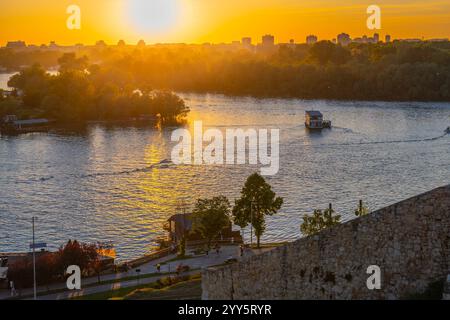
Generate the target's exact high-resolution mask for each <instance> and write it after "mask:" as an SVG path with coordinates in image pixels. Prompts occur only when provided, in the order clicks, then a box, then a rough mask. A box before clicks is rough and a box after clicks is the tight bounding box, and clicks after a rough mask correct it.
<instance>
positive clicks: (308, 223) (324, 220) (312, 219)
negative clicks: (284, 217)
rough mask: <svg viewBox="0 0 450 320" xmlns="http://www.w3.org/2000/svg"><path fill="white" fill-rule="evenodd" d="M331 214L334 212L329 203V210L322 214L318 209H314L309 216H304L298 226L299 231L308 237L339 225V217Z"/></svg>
mask: <svg viewBox="0 0 450 320" xmlns="http://www.w3.org/2000/svg"><path fill="white" fill-rule="evenodd" d="M333 214H334V210H333V207H332V206H331V203H330V206H329V208H328V209H326V210H324V211H323V212H322V210H320V209H316V210H314V212H313V214H312V215H311V216H310V215H307V214H306V215H304V216H303V223H302V225H301V226H300V231H301V232H302V233H303V234H304V235H306V236H310V235H313V234H316V233H318V232H320V231H322V230H324V229H327V228H330V227H332V226H334V225H336V224H339V223H340V222H341V216H340V215H333Z"/></svg>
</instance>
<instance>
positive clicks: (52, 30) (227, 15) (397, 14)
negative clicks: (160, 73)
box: [0, 0, 450, 45]
mask: <svg viewBox="0 0 450 320" xmlns="http://www.w3.org/2000/svg"><path fill="white" fill-rule="evenodd" d="M74 4H76V5H78V6H79V7H80V9H81V29H80V30H69V29H68V28H67V27H66V20H67V18H68V17H69V15H68V14H67V13H66V9H67V5H68V4H67V3H61V2H59V1H54V0H44V1H41V2H40V3H39V6H38V5H37V4H36V3H35V2H33V1H31V0H18V1H15V2H14V3H7V4H2V10H1V12H0V28H1V30H2V33H1V35H0V44H1V45H4V44H6V42H7V41H12V40H23V41H25V42H27V43H32V44H37V45H40V44H42V43H48V42H49V41H51V40H53V41H56V42H57V43H58V44H61V45H73V44H75V43H84V44H92V43H95V42H96V41H98V40H104V41H105V42H106V43H108V44H115V43H117V41H119V40H120V39H124V40H125V41H126V42H127V43H137V42H138V40H140V39H144V40H145V41H146V43H149V44H154V43H193V44H201V43H205V42H211V43H230V42H232V41H236V40H240V39H241V38H242V37H251V38H252V39H260V37H261V35H263V34H267V33H270V34H274V35H275V36H276V42H277V43H289V41H290V39H294V40H295V42H300V43H302V42H304V41H305V39H306V36H308V35H310V34H314V35H316V36H317V37H318V38H319V39H329V40H331V39H333V38H335V37H336V35H337V34H336V33H337V32H336V30H342V31H344V30H345V32H346V33H348V34H354V35H356V34H358V35H363V34H373V32H377V33H380V35H381V34H382V35H384V34H391V35H395V37H396V38H403V39H404V38H419V39H422V38H425V39H432V38H448V37H450V19H449V18H450V3H446V2H443V1H437V0H436V1H432V2H428V3H422V2H420V1H416V0H412V1H404V0H395V1H384V0H383V1H378V3H377V5H378V6H379V7H380V8H381V21H382V23H381V29H379V30H369V29H367V26H366V19H367V17H368V15H367V13H366V9H367V7H368V6H369V5H370V4H371V3H369V2H361V1H356V0H347V1H345V3H339V2H337V1H330V0H319V1H314V2H313V1H303V2H301V3H298V1H297V2H294V1H291V0H281V1H275V0H262V1H255V0H249V1H246V2H244V3H242V1H237V0H230V1H227V2H226V3H223V2H221V1H218V0H211V1H208V2H197V1H192V0H166V1H162V0H154V1H152V2H151V5H149V2H145V1H143V0H129V1H125V0H114V1H106V0H99V1H97V2H95V3H93V2H91V1H87V0H78V1H76V2H75V3H74ZM243 30H245V34H242V33H243Z"/></svg>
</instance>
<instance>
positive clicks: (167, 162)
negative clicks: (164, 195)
mask: <svg viewBox="0 0 450 320" xmlns="http://www.w3.org/2000/svg"><path fill="white" fill-rule="evenodd" d="M170 165H172V161H170V160H169V159H164V160H161V161H159V162H157V163H154V164H152V165H149V166H147V167H143V168H136V169H129V170H122V171H113V172H96V173H90V174H83V175H71V176H73V177H76V178H81V179H86V178H96V177H103V176H119V175H128V174H133V173H139V172H149V171H152V170H153V169H155V168H158V169H165V168H168V167H170ZM54 178H55V177H54V176H46V177H41V178H37V179H29V180H26V181H23V180H22V181H16V183H35V182H46V181H49V180H52V179H54Z"/></svg>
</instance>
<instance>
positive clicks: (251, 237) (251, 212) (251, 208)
mask: <svg viewBox="0 0 450 320" xmlns="http://www.w3.org/2000/svg"><path fill="white" fill-rule="evenodd" d="M251 248H253V201H250V249H251Z"/></svg>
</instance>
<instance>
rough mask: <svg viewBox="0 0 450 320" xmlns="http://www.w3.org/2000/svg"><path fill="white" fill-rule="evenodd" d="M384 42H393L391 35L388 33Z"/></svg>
mask: <svg viewBox="0 0 450 320" xmlns="http://www.w3.org/2000/svg"><path fill="white" fill-rule="evenodd" d="M384 42H386V43H389V42H391V36H390V35H388V34H387V35H386V37H385V41H384Z"/></svg>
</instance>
